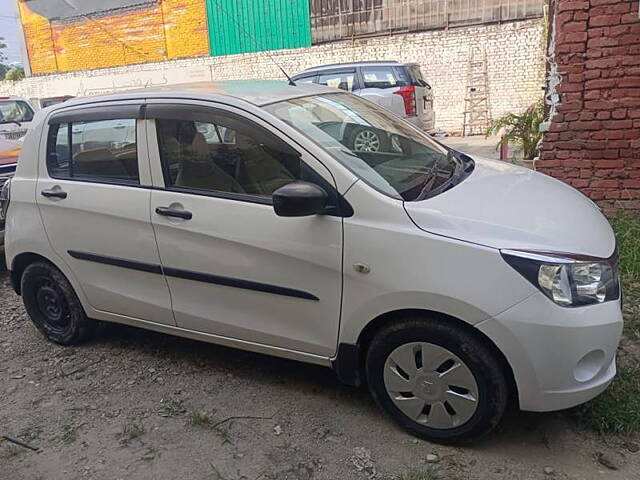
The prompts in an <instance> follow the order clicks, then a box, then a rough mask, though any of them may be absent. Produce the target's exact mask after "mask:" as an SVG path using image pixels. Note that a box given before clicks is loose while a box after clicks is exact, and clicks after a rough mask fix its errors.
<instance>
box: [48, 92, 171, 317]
mask: <svg viewBox="0 0 640 480" xmlns="http://www.w3.org/2000/svg"><path fill="white" fill-rule="evenodd" d="M140 110H141V105H140V104H137V103H133V104H132V103H130V102H129V103H123V104H121V105H117V104H116V105H114V104H110V105H108V106H106V105H104V106H95V107H86V108H76V109H70V110H65V111H61V112H56V113H54V114H53V115H52V116H51V117H49V119H48V133H47V146H46V158H45V159H43V160H42V161H41V164H40V170H39V172H40V173H39V178H38V183H37V190H36V198H37V200H36V201H37V204H38V207H39V209H40V214H41V216H42V220H43V222H44V226H45V230H46V232H47V236H48V238H49V242H50V243H51V246H52V248H53V250H54V251H55V252H56V253H57V254H58V256H59V257H60V259H61V260H62V261H63V262H65V263H66V264H68V265H69V267H70V268H71V270H72V271H73V272H74V275H75V276H76V278H77V280H78V281H79V282H80V285H81V287H82V289H83V291H84V293H85V295H86V297H87V299H88V301H89V303H90V305H91V306H92V307H93V308H94V309H96V310H99V311H102V312H106V313H111V314H117V315H124V316H127V317H132V318H136V319H142V320H147V321H150V322H158V323H163V324H169V325H173V324H174V321H173V313H172V310H171V301H170V297H169V290H168V287H167V284H166V281H165V280H164V277H163V276H162V271H161V268H160V258H159V256H158V248H157V245H156V241H155V236H154V233H153V228H152V226H151V221H150V218H149V202H150V200H151V175H150V172H149V161H148V155H147V147H146V145H147V141H146V133H145V129H144V125H143V123H142V121H141V120H139V117H140Z"/></svg>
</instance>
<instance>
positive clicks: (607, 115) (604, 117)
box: [596, 110, 611, 120]
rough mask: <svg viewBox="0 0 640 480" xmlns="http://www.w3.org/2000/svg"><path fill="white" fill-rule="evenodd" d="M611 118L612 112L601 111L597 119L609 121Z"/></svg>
mask: <svg viewBox="0 0 640 480" xmlns="http://www.w3.org/2000/svg"><path fill="white" fill-rule="evenodd" d="M610 117H611V112H607V111H606V110H601V111H599V112H598V114H597V115H596V118H597V119H598V120H609V118H610Z"/></svg>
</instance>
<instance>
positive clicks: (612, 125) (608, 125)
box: [602, 120, 633, 130]
mask: <svg viewBox="0 0 640 480" xmlns="http://www.w3.org/2000/svg"><path fill="white" fill-rule="evenodd" d="M632 127H633V121H631V120H609V121H604V122H602V128H605V129H607V130H618V129H622V128H624V129H626V128H632Z"/></svg>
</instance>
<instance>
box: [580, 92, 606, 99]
mask: <svg viewBox="0 0 640 480" xmlns="http://www.w3.org/2000/svg"><path fill="white" fill-rule="evenodd" d="M600 97H602V92H601V91H600V90H587V92H586V93H585V94H584V99H585V100H599V99H600Z"/></svg>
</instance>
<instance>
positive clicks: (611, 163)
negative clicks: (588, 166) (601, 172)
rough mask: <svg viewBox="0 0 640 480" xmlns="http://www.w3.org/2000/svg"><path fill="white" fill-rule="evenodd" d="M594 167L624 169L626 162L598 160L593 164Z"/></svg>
mask: <svg viewBox="0 0 640 480" xmlns="http://www.w3.org/2000/svg"><path fill="white" fill-rule="evenodd" d="M593 166H594V167H596V168H622V167H624V162H623V161H622V160H596V161H595V162H593Z"/></svg>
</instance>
